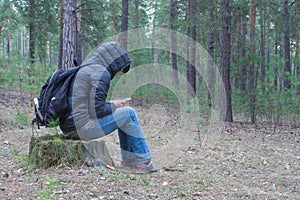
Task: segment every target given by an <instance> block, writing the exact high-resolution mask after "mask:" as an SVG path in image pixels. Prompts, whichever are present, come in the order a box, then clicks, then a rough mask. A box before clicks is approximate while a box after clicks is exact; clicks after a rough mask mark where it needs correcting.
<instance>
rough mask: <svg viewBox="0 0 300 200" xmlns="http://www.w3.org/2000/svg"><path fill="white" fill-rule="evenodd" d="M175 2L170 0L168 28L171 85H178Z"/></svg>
mask: <svg viewBox="0 0 300 200" xmlns="http://www.w3.org/2000/svg"><path fill="white" fill-rule="evenodd" d="M176 13H177V11H176V2H175V0H170V29H171V60H172V69H173V75H172V78H173V85H174V86H178V85H179V82H178V66H177V34H176V26H175V23H176V15H177V14H176Z"/></svg>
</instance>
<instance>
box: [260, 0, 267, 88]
mask: <svg viewBox="0 0 300 200" xmlns="http://www.w3.org/2000/svg"><path fill="white" fill-rule="evenodd" d="M265 7H266V5H265V4H263V6H262V8H261V9H260V60H261V62H260V81H261V84H262V90H263V91H264V90H265V76H266V63H265V21H264V19H265V9H266V8H265Z"/></svg>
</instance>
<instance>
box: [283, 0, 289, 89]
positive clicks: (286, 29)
mask: <svg viewBox="0 0 300 200" xmlns="http://www.w3.org/2000/svg"><path fill="white" fill-rule="evenodd" d="M288 3H289V2H288V0H283V17H284V80H283V86H284V88H285V89H291V57H290V29H289V21H290V20H289V5H288Z"/></svg>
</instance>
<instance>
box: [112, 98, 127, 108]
mask: <svg viewBox="0 0 300 200" xmlns="http://www.w3.org/2000/svg"><path fill="white" fill-rule="evenodd" d="M126 102H127V101H126V99H117V100H112V101H111V103H113V104H115V106H116V107H117V108H120V107H123V106H125V104H126Z"/></svg>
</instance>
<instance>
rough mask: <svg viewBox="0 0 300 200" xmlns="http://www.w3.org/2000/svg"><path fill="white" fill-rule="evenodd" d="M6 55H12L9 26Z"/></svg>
mask: <svg viewBox="0 0 300 200" xmlns="http://www.w3.org/2000/svg"><path fill="white" fill-rule="evenodd" d="M7 23H8V24H9V19H7ZM6 42H7V43H6V55H7V56H8V57H10V48H11V47H10V43H11V40H10V30H9V28H8V29H7V41H6Z"/></svg>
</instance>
